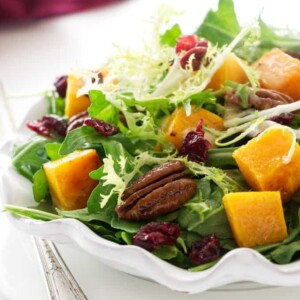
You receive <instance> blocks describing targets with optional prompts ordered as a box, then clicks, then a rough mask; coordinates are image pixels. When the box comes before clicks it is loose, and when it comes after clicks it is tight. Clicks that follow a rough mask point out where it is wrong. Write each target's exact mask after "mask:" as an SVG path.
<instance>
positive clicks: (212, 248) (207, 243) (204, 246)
mask: <svg viewBox="0 0 300 300" xmlns="http://www.w3.org/2000/svg"><path fill="white" fill-rule="evenodd" d="M220 255H221V245H220V242H219V240H218V239H217V237H216V235H215V234H210V235H207V236H205V237H204V238H203V239H201V240H199V241H196V242H194V243H193V244H192V247H191V250H190V252H189V254H188V256H189V260H190V262H191V263H193V264H195V265H202V264H205V263H208V262H210V261H213V260H216V259H217V258H219V257H220Z"/></svg>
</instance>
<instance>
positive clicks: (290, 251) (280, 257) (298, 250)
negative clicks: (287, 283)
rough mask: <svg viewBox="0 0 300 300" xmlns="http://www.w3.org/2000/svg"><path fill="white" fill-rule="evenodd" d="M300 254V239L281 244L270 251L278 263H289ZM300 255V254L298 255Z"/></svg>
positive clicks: (271, 256) (272, 257)
mask: <svg viewBox="0 0 300 300" xmlns="http://www.w3.org/2000/svg"><path fill="white" fill-rule="evenodd" d="M299 254H300V241H296V242H293V243H290V244H287V245H281V246H279V247H278V248H277V249H275V250H274V251H272V252H271V253H270V256H269V257H270V258H271V260H273V261H275V262H276V263H278V264H288V263H290V262H291V261H292V260H293V257H294V256H295V255H299ZM298 257H299V256H298Z"/></svg>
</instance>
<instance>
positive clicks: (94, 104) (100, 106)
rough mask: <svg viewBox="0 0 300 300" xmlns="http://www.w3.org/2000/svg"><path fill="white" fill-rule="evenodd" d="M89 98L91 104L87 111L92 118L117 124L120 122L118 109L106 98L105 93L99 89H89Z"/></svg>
mask: <svg viewBox="0 0 300 300" xmlns="http://www.w3.org/2000/svg"><path fill="white" fill-rule="evenodd" d="M89 98H90V100H91V105H90V107H89V108H88V112H89V115H90V116H91V117H92V118H96V119H99V120H102V121H104V122H107V123H112V124H116V125H118V123H119V122H120V121H119V110H118V109H117V108H116V107H115V106H113V105H112V104H111V103H110V102H109V101H107V100H106V97H105V95H104V94H103V93H102V92H101V91H94V90H92V91H89Z"/></svg>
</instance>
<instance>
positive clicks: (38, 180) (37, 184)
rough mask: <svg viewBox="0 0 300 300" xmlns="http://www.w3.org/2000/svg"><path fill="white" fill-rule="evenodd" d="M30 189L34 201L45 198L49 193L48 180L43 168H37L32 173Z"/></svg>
mask: <svg viewBox="0 0 300 300" xmlns="http://www.w3.org/2000/svg"><path fill="white" fill-rule="evenodd" d="M32 190H33V197H34V200H35V201H36V202H40V201H42V200H43V199H46V197H47V196H48V194H49V187H48V181H47V177H46V174H45V172H44V169H43V168H41V169H39V170H38V171H37V172H36V173H35V174H34V175H33V185H32Z"/></svg>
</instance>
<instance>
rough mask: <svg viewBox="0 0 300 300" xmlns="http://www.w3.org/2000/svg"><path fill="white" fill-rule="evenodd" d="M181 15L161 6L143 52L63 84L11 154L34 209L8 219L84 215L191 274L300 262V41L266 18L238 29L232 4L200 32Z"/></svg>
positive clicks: (111, 236)
mask: <svg viewBox="0 0 300 300" xmlns="http://www.w3.org/2000/svg"><path fill="white" fill-rule="evenodd" d="M176 14H177V13H176V12H174V11H173V10H172V9H171V8H169V7H165V6H164V7H161V9H160V10H159V12H158V15H157V17H156V19H155V22H153V24H154V26H153V36H151V38H150V39H149V42H147V41H145V42H144V47H143V49H142V50H130V49H124V48H121V47H119V48H117V49H116V53H114V54H113V55H112V56H111V57H110V58H109V59H108V61H107V64H106V65H105V66H101V67H100V68H98V69H95V70H82V69H76V70H73V71H72V72H71V73H70V74H68V75H66V76H61V77H60V78H58V79H57V80H56V82H55V84H54V88H53V90H52V91H48V92H46V94H45V101H46V102H47V104H48V112H45V115H44V116H41V118H40V119H38V120H28V122H27V127H28V128H29V129H30V130H32V131H33V132H34V134H33V135H32V137H31V138H30V139H29V140H27V142H26V143H24V144H22V145H15V146H14V149H13V151H12V163H13V166H14V167H15V169H16V170H17V171H18V172H19V173H20V174H22V175H23V176H25V177H26V178H27V179H28V180H30V181H31V182H32V187H33V196H34V199H35V201H36V202H37V207H34V208H33V207H30V208H24V207H17V206H13V205H7V206H5V208H4V209H5V211H7V212H11V213H13V214H15V215H18V216H23V217H29V218H33V219H38V220H42V221H52V220H55V219H60V218H74V219H77V220H79V221H80V222H82V223H83V224H85V225H86V226H87V227H89V228H90V229H91V230H92V231H93V232H95V233H96V234H98V235H99V236H100V237H102V238H104V239H107V240H110V241H112V242H115V243H118V244H121V245H134V246H137V247H142V248H144V249H145V251H150V252H151V253H153V255H156V256H158V257H160V258H161V259H164V260H166V261H168V262H169V263H171V264H173V265H176V266H178V267H180V268H184V269H187V270H189V271H192V272H194V271H201V270H205V269H207V268H209V267H211V266H213V265H214V264H216V263H217V262H218V261H219V260H220V259H221V257H222V256H223V255H225V254H226V253H227V252H229V251H231V250H233V249H235V248H238V247H247V248H253V249H255V250H256V251H259V252H260V253H261V254H262V255H264V256H265V257H266V258H267V259H269V260H270V261H272V262H274V263H277V264H286V263H290V262H292V261H295V260H297V258H298V257H299V254H300V240H299V237H300V209H299V206H300V197H299V191H300V146H299V145H298V138H299V137H300V131H299V128H300V114H299V109H300V101H298V100H299V99H300V88H299V87H300V84H299V82H300V60H299V57H300V34H299V33H297V32H294V31H290V30H287V29H285V30H282V29H277V28H273V27H271V26H269V25H267V24H266V23H265V22H264V21H263V20H262V19H261V18H258V20H255V21H254V22H253V24H251V25H248V26H245V27H242V26H240V24H239V22H238V20H237V17H236V14H235V10H234V5H233V1H232V0H219V6H218V9H217V10H216V11H213V10H211V11H209V12H208V13H207V15H206V17H205V18H204V20H203V22H202V24H201V25H200V26H199V27H198V28H197V29H196V30H195V32H194V33H188V34H186V33H183V32H182V30H181V28H180V25H179V24H177V23H176V22H175V21H174V20H176V16H177V15H176ZM45 205H48V206H50V207H51V208H50V209H47V210H45V209H42V207H44V206H45Z"/></svg>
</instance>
